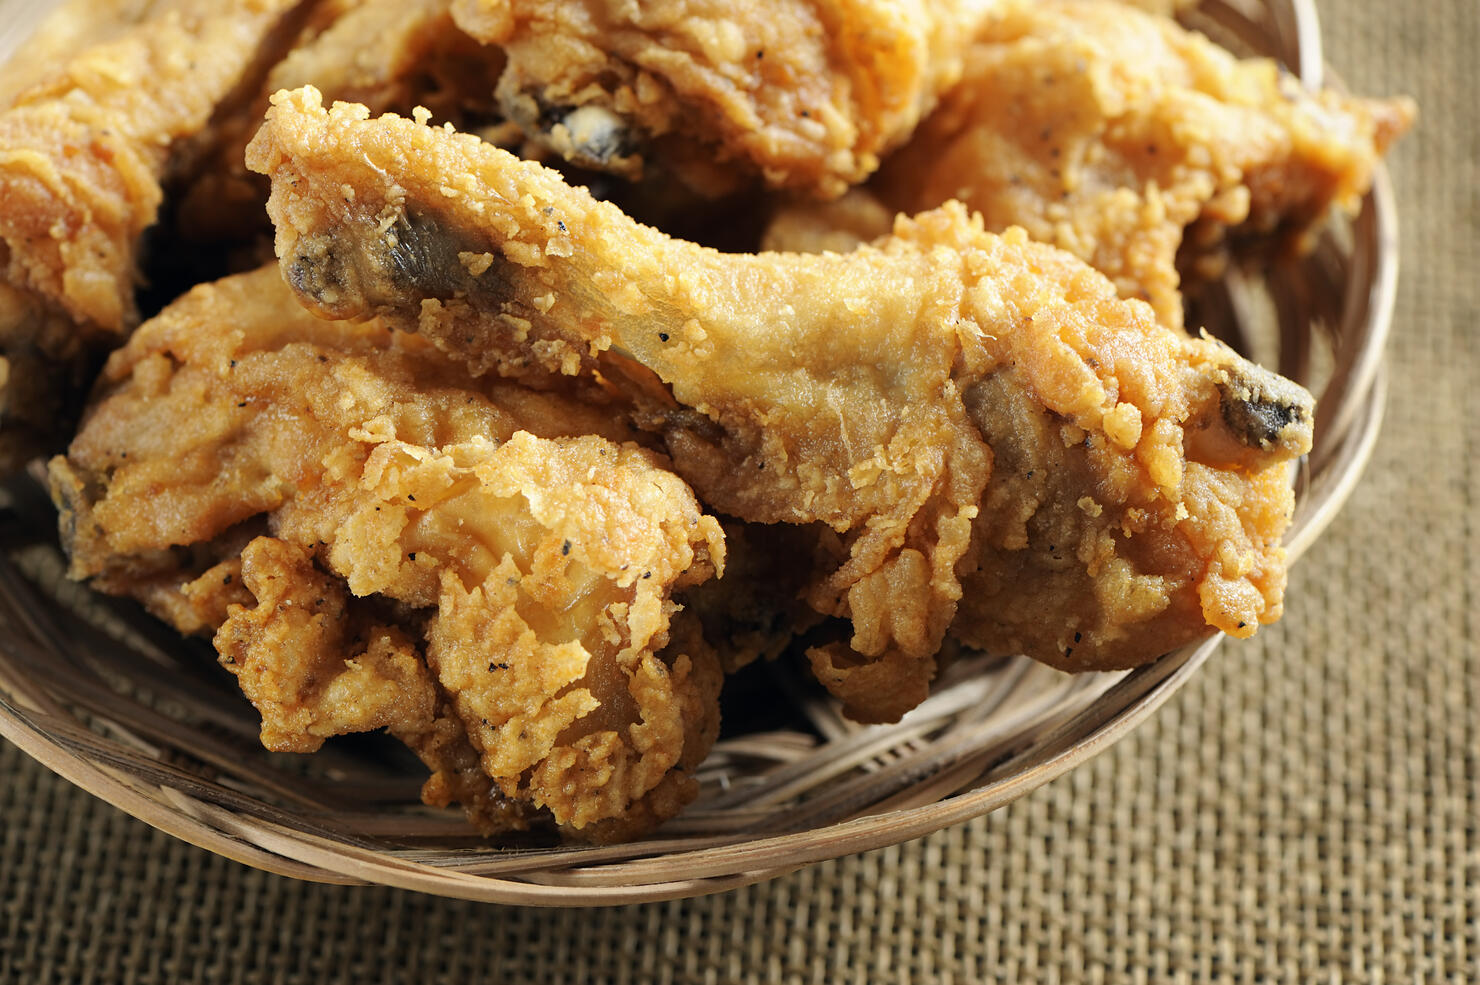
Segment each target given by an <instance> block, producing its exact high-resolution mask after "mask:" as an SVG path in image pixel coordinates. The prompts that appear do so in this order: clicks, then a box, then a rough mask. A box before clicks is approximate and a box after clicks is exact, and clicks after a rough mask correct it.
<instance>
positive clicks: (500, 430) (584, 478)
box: [51, 268, 724, 837]
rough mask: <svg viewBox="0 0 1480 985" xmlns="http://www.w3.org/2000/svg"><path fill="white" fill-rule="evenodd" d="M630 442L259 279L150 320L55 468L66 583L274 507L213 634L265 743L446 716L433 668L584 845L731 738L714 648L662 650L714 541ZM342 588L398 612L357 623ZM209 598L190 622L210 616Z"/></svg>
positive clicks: (652, 461) (530, 791) (456, 705)
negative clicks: (682, 596) (421, 669)
mask: <svg viewBox="0 0 1480 985" xmlns="http://www.w3.org/2000/svg"><path fill="white" fill-rule="evenodd" d="M628 433H629V432H626V431H625V429H624V428H623V427H622V426H621V425H620V424H619V423H616V422H614V421H613V420H612V415H611V414H610V413H609V412H608V411H604V410H603V409H602V408H599V407H587V406H584V405H579V404H575V403H572V402H571V401H570V400H569V398H568V397H565V396H562V395H558V394H554V393H536V392H533V391H530V390H528V389H525V388H522V387H518V386H515V385H513V384H509V383H501V382H487V381H484V382H479V381H475V380H472V379H471V378H470V377H469V376H468V375H467V373H466V372H465V371H464V370H462V369H461V368H460V367H458V366H457V365H456V364H452V363H449V362H448V361H447V359H446V358H445V357H444V356H442V355H441V354H440V353H438V352H437V351H436V350H435V349H433V348H432V346H431V345H430V344H428V343H426V342H425V341H423V340H421V339H417V338H415V337H408V336H404V335H394V334H392V333H390V332H389V331H387V330H386V329H385V328H383V327H380V326H378V325H375V324H373V323H372V324H365V325H354V324H350V323H344V322H338V323H333V322H325V321H321V320H320V319H317V318H314V317H313V316H312V315H310V314H308V313H307V312H305V311H304V310H303V309H302V308H301V307H299V306H298V305H297V304H296V303H295V302H294V300H293V298H292V296H291V295H290V294H289V293H288V291H287V290H286V289H285V288H284V287H283V285H282V282H281V279H280V278H279V276H278V273H277V270H276V269H275V268H266V269H264V270H262V271H258V272H256V273H254V274H250V275H243V276H240V277H235V278H230V279H227V280H225V281H221V282H218V283H216V284H211V285H205V286H202V287H199V288H197V289H195V290H194V291H192V292H191V293H190V294H188V295H186V296H185V297H184V298H182V299H181V300H180V301H178V302H176V303H175V304H174V305H172V306H171V307H170V308H168V309H166V311H165V312H164V313H162V314H161V315H160V316H159V317H157V318H155V319H153V320H151V321H150V322H148V323H147V324H145V325H144V326H143V327H141V328H140V330H139V331H138V332H137V333H136V334H135V336H134V338H133V339H132V340H131V341H130V342H129V343H128V344H127V345H126V346H125V347H124V348H123V349H121V350H119V351H118V352H117V353H115V354H114V356H113V357H112V358H111V359H110V360H109V362H108V365H107V368H106V369H105V371H104V375H103V379H102V382H101V384H100V390H99V393H98V398H97V402H96V403H95V404H94V405H93V406H92V407H91V408H90V409H89V412H88V415H87V418H86V421H85V424H84V426H83V428H82V430H81V432H80V433H79V435H78V436H77V438H76V440H75V441H74V442H73V444H72V447H71V449H70V450H69V452H68V454H67V456H66V457H65V458H63V457H58V458H56V459H54V460H53V463H52V466H51V473H52V484H53V495H54V497H55V498H56V499H57V501H58V503H59V505H60V506H61V507H62V510H63V521H62V530H63V542H64V546H65V547H66V549H67V551H68V553H69V555H70V557H71V561H72V564H71V573H72V575H73V576H74V577H78V578H89V577H90V578H92V579H93V583H94V584H95V585H96V586H97V587H99V588H101V589H103V590H107V591H113V592H119V593H122V594H132V593H133V587H134V586H135V585H140V584H143V585H149V584H154V585H158V584H159V583H160V582H161V580H162V579H163V578H165V577H167V576H168V574H169V572H170V570H171V565H172V563H175V564H176V565H178V562H173V559H174V558H176V557H178V555H179V552H180V551H181V549H182V548H185V547H188V546H189V545H210V544H212V543H213V542H216V541H217V539H218V538H221V537H223V536H229V535H230V534H231V532H232V531H235V530H238V529H240V527H241V525H242V524H244V523H249V522H251V521H252V520H253V519H254V518H257V517H262V516H265V517H266V520H267V529H268V531H269V533H270V535H271V538H259V539H257V540H253V541H252V542H251V543H250V544H249V545H247V547H246V549H245V551H243V553H242V554H241V568H240V578H241V580H242V581H243V582H244V583H245V587H246V588H247V590H248V591H250V592H251V594H252V596H253V600H254V602H253V604H250V605H244V604H241V603H240V602H234V601H230V600H228V601H227V604H226V605H225V611H226V613H227V617H226V619H225V621H224V622H223V623H221V624H220V629H219V631H218V632H217V634H216V644H217V647H218V649H219V650H220V652H221V654H222V656H223V659H226V660H228V661H229V662H231V664H232V666H233V667H234V668H235V669H236V671H237V672H238V673H239V674H242V675H243V676H242V687H243V690H244V691H246V692H247V694H248V696H249V697H251V698H252V700H253V702H254V703H255V704H256V705H257V707H258V708H259V710H260V711H261V712H262V715H263V741H264V743H265V744H267V745H268V746H269V747H270V748H275V749H288V750H306V749H311V748H314V747H316V746H317V744H318V743H319V742H320V741H321V740H322V738H323V737H324V736H326V735H332V734H338V733H339V732H342V731H358V730H362V729H369V728H379V727H383V726H388V727H391V728H392V730H393V731H395V732H396V734H398V735H402V734H403V733H406V734H412V733H415V734H417V735H420V734H421V732H418V731H417V730H418V729H420V730H421V731H423V732H424V731H427V730H432V731H436V729H434V728H433V726H434V725H435V721H433V720H432V719H429V718H428V715H429V714H430V712H428V711H427V709H428V708H435V707H438V706H439V701H438V700H437V699H436V698H435V696H433V695H431V693H430V691H429V690H428V686H427V682H426V681H431V682H435V685H436V688H437V689H439V691H440V692H441V693H445V695H446V702H445V703H446V705H447V706H448V708H449V709H450V711H449V712H447V714H450V715H452V716H454V717H455V718H456V720H457V722H459V723H460V725H461V727H462V729H463V730H464V731H465V732H466V735H467V741H469V742H470V743H471V746H472V748H473V749H475V750H476V751H477V752H478V754H479V758H480V762H481V768H482V770H483V772H484V773H485V774H486V775H487V776H488V777H490V778H491V779H492V780H493V782H494V784H495V785H496V786H497V787H498V789H499V791H500V792H501V794H502V795H503V796H504V797H506V798H508V799H510V800H515V801H519V802H521V803H525V804H529V805H533V806H534V807H539V808H542V809H544V810H547V811H548V812H549V813H550V815H551V816H553V818H554V819H555V821H556V822H557V823H559V824H560V825H562V826H564V827H566V828H567V829H568V830H569V832H570V833H572V834H573V835H574V836H579V837H586V836H588V835H589V832H588V829H590V831H595V832H602V831H605V830H622V831H624V832H625V833H632V832H631V828H630V820H631V817H632V816H634V815H635V816H637V817H643V818H648V819H649V820H650V821H651V822H652V823H656V822H657V821H659V820H662V818H664V817H667V816H669V815H671V814H672V813H673V812H674V811H676V810H677V809H678V807H679V806H681V804H682V803H683V802H684V801H686V800H687V799H692V796H693V795H694V793H695V792H696V789H697V786H696V782H695V780H694V779H693V776H692V770H693V768H694V767H695V766H697V764H698V761H699V760H700V759H702V757H703V755H704V754H705V752H707V750H708V748H709V745H710V744H711V743H712V742H713V740H714V737H715V734H716V732H717V727H718V725H717V715H718V687H719V681H720V671H719V668H718V663H717V661H716V659H715V657H714V655H713V653H712V652H711V651H709V650H708V649H707V647H704V646H703V645H702V641H695V640H694V639H693V638H692V637H691V636H686V637H685V640H686V645H684V646H682V647H677V646H674V647H670V646H669V645H668V644H669V635H670V633H669V629H670V620H671V616H672V615H673V612H674V604H673V603H672V602H671V601H670V596H671V594H672V592H673V591H675V590H678V589H682V588H685V587H687V586H690V585H692V584H696V583H698V582H701V581H703V580H704V579H706V578H708V577H710V576H711V575H712V574H714V573H715V570H716V569H717V568H719V567H721V566H722V564H723V557H724V544H723V537H722V534H721V532H720V528H719V525H718V523H717V522H716V521H715V520H713V519H712V518H710V517H706V516H704V515H703V514H702V513H701V512H700V509H699V506H698V503H697V502H696V501H695V500H694V497H693V495H692V493H691V492H690V491H689V490H688V488H687V487H686V486H684V485H683V483H682V482H681V481H680V480H679V479H677V478H676V477H675V476H673V475H672V474H671V473H669V472H668V471H667V470H666V469H664V468H663V467H662V462H661V461H660V460H659V459H658V457H657V456H655V455H654V454H653V453H651V452H648V451H645V450H643V449H641V448H639V447H638V446H636V445H634V444H631V443H626V444H618V443H616V442H614V441H613V440H611V439H610V438H608V437H602V436H601V435H602V434H607V435H611V436H613V437H624V436H626V435H627V434H628ZM568 435H576V436H575V437H569V436H568ZM272 538H275V539H272ZM177 570H178V568H177ZM194 570H195V569H194V568H191V569H190V571H189V572H188V573H184V574H182V575H180V576H178V578H179V580H178V581H177V584H181V585H182V586H183V585H184V583H185V582H187V581H190V582H192V583H195V584H197V585H198V583H199V582H200V580H201V578H203V577H207V576H204V575H203V576H196V575H194ZM218 573H219V569H217V570H216V571H213V572H210V573H208V574H209V575H210V576H214V575H215V574H218ZM226 574H230V572H229V571H228V572H226ZM222 577H224V575H223V576H222ZM333 586H338V587H337V588H335V589H334V591H330V588H332V587H333ZM346 590H347V592H348V594H349V595H352V596H354V597H355V599H354V600H352V601H359V600H366V599H375V600H380V604H381V609H377V610H375V611H374V612H371V613H370V614H369V615H368V616H367V615H365V614H364V612H363V611H361V614H360V615H351V616H345V617H344V618H341V616H344V613H345V608H344V606H345V604H347V603H344V602H343V597H344V595H345V592H346ZM196 591H198V588H196V589H190V588H185V587H182V588H181V589H180V594H181V595H182V596H185V597H186V599H187V601H190V602H192V603H194V605H193V610H192V611H194V612H195V613H196V614H197V617H196V618H197V619H200V620H204V619H208V618H209V616H210V613H212V612H213V611H215V612H219V611H220V605H219V604H204V603H201V602H200V600H199V599H196V598H193V597H192V592H196ZM336 593H337V594H336ZM151 597H152V599H153V600H154V601H155V603H156V605H158V604H159V600H160V598H161V596H160V594H159V593H158V592H157V591H156V592H154V593H153V595H152V596H146V598H145V601H150V600H151ZM336 599H339V600H341V601H336ZM284 600H287V601H284ZM309 600H315V601H312V604H310V602H309ZM317 600H322V602H320V601H317ZM290 602H291V606H296V607H297V608H298V609H299V610H302V611H301V612H299V613H298V614H297V615H293V614H291V613H285V611H284V610H283V606H284V605H288V604H289V603H290ZM159 609H160V610H162V614H165V615H170V614H171V612H173V611H174V609H173V608H171V607H170V606H169V605H164V606H159ZM382 610H384V611H382ZM385 613H390V614H391V616H389V617H388V616H387V615H386V614H385ZM346 620H347V621H346ZM367 620H368V621H367ZM388 620H389V621H388ZM182 621H183V620H182ZM284 647H287V649H284ZM423 657H424V660H425V667H426V668H428V669H429V675H428V676H427V678H426V681H423V680H422V679H421V678H420V677H418V676H417V674H416V673H414V672H413V671H414V667H413V664H414V663H416V662H417V661H419V660H421V659H422V658H423ZM403 715H405V716H410V717H409V718H408V719H406V721H403V720H402V718H401V717H399V716H403ZM408 722H409V724H408ZM403 737H404V735H403ZM408 741H410V740H408ZM418 741H419V740H418ZM418 741H412V743H411V744H412V745H413V747H417V745H418ZM624 819H625V820H624ZM624 824H625V825H628V826H627V827H623V825H624ZM593 826H595V827H594V828H593Z"/></svg>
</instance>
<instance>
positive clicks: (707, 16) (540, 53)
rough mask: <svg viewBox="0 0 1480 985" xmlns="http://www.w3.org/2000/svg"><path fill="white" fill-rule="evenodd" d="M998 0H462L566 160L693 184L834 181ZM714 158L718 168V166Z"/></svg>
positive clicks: (831, 190)
mask: <svg viewBox="0 0 1480 985" xmlns="http://www.w3.org/2000/svg"><path fill="white" fill-rule="evenodd" d="M994 2H995V0H784V2H780V3H773V4H756V5H744V4H733V3H725V2H723V0H660V2H655V3H641V4H637V3H623V2H616V0H574V2H569V0H512V2H511V0H455V2H454V4H453V14H454V16H455V17H456V18H457V21H458V23H459V24H460V25H461V26H462V27H463V29H464V30H466V31H467V32H468V33H469V34H471V35H472V36H473V37H475V38H477V39H479V40H480V41H483V42H486V43H489V44H495V45H500V46H502V47H503V48H504V49H505V50H506V51H507V53H508V58H509V64H508V68H507V70H506V71H505V72H504V75H503V77H502V79H501V80H500V82H499V98H500V102H501V104H502V105H503V107H504V111H505V113H506V114H507V115H508V116H509V118H510V119H513V120H515V121H517V122H518V123H520V124H521V125H522V126H523V127H524V128H525V129H526V131H527V132H529V133H530V135H531V136H535V137H538V138H540V139H542V140H544V142H545V143H546V144H547V145H548V146H549V147H550V148H551V149H553V150H554V151H555V152H556V153H559V154H561V155H562V156H564V157H565V158H567V159H568V160H571V161H572V162H574V163H577V164H580V165H583V166H586V167H595V168H600V169H603V170H609V171H614V172H617V173H620V174H625V175H628V176H635V175H636V174H638V173H640V172H641V170H642V167H643V165H644V163H645V162H649V161H652V160H654V159H657V160H660V161H661V162H662V163H663V164H664V165H665V166H666V167H669V168H672V169H673V170H675V171H677V172H678V173H679V174H680V175H681V176H683V177H684V179H685V180H686V181H687V183H689V184H690V185H692V186H694V187H696V188H699V189H704V188H712V189H714V190H715V191H720V190H725V189H728V188H730V187H732V182H733V178H734V175H735V174H736V173H738V174H740V175H744V176H747V177H748V176H760V177H762V178H764V180H765V181H766V182H767V183H768V184H770V185H772V186H775V187H786V188H798V189H804V190H810V191H813V192H815V193H817V194H819V195H822V196H824V197H832V196H835V195H838V194H841V193H842V191H843V190H844V188H846V187H847V185H849V184H851V183H854V182H857V181H860V180H862V179H863V178H865V177H866V176H868V175H869V174H870V173H871V172H872V171H873V170H874V169H875V168H876V167H877V166H878V162H879V157H880V155H882V154H883V153H884V152H885V151H887V150H889V149H890V148H891V147H893V146H895V145H897V144H898V143H900V142H901V141H902V140H903V139H904V138H905V137H907V136H908V135H909V133H910V131H911V130H913V129H914V127H915V124H916V123H917V122H918V121H919V120H920V118H921V117H922V116H923V115H924V114H925V113H926V112H928V111H929V109H930V107H931V106H933V105H934V103H935V99H936V97H937V95H938V94H939V93H940V92H941V91H942V90H943V89H944V88H946V87H947V86H949V85H950V84H951V83H953V82H954V81H955V80H956V78H957V77H959V75H960V70H961V61H960V57H961V49H962V47H963V46H964V45H965V43H966V41H967V40H968V39H969V38H970V36H971V31H972V28H973V27H974V26H975V24H976V22H977V21H979V20H980V18H981V15H982V13H983V12H984V11H985V10H986V9H988V8H989V7H990V6H991V5H992V3H994ZM716 164H718V167H716Z"/></svg>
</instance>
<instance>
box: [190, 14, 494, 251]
mask: <svg viewBox="0 0 1480 985" xmlns="http://www.w3.org/2000/svg"><path fill="white" fill-rule="evenodd" d="M450 7H451V0H367V2H364V3H358V4H352V5H349V6H347V7H345V8H344V9H343V10H331V11H329V16H328V17H327V23H325V24H322V25H316V27H317V30H315V31H313V32H312V33H311V35H310V36H307V37H305V38H304V39H303V40H302V41H301V43H299V44H298V45H296V46H294V47H293V48H292V49H291V50H290V51H288V52H287V54H286V55H285V56H284V57H283V58H282V59H281V60H280V61H279V62H277V63H276V64H275V65H273V66H272V68H271V70H270V71H269V72H268V73H267V74H266V80H265V82H264V83H263V85H262V86H261V91H260V92H259V93H258V94H257V96H256V97H255V99H254V101H252V102H251V104H250V105H249V106H247V107H246V108H245V109H244V110H243V111H242V112H239V113H235V114H232V115H231V116H229V117H228V118H226V119H225V120H223V121H221V122H220V124H219V125H218V128H217V129H218V132H217V133H215V134H213V135H212V145H213V146H212V148H211V150H210V152H209V153H208V154H207V155H206V156H205V160H204V162H203V163H202V164H201V165H200V166H198V168H197V170H198V171H199V174H198V176H196V177H194V178H193V179H192V180H191V181H190V182H189V185H188V187H187V188H186V189H185V190H184V193H183V195H182V201H181V203H180V208H179V212H180V215H179V227H180V231H181V234H182V236H183V237H184V239H185V240H186V241H187V242H199V243H212V244H216V243H219V242H220V241H222V240H226V241H228V242H230V243H232V244H233V245H239V244H245V243H249V242H250V241H251V240H252V239H253V238H254V237H256V236H258V235H263V236H264V237H265V236H266V235H270V229H269V226H268V223H267V219H266V216H265V214H264V212H263V203H265V202H266V200H267V184H266V182H265V181H263V180H261V178H260V176H258V175H254V174H252V173H250V172H249V171H247V170H246V166H245V164H244V163H243V156H244V152H245V149H246V146H247V142H248V141H249V140H250V139H251V138H252V135H253V134H254V133H256V131H257V127H258V126H259V125H260V124H261V122H262V114H263V113H264V112H265V111H266V109H267V101H268V98H269V97H270V96H271V95H272V93H274V92H277V91H278V90H280V89H294V88H297V87H299V86H303V85H314V86H317V87H318V88H319V89H320V90H321V91H323V92H325V93H327V94H328V95H329V96H330V97H331V98H334V99H346V100H352V101H354V102H358V103H363V104H365V105H368V106H371V107H373V108H374V109H376V110H377V111H384V110H397V111H400V112H410V111H411V109H412V108H413V107H416V106H419V105H424V106H427V107H428V108H429V109H430V110H431V112H433V113H434V114H436V116H437V117H438V119H444V120H452V121H453V122H455V123H456V124H457V125H459V126H463V127H468V126H473V125H481V124H484V123H488V122H490V121H491V120H493V119H495V118H496V116H497V113H496V110H495V107H494V96H493V89H494V86H495V85H496V84H497V81H498V77H499V74H500V72H501V71H502V69H503V65H504V61H503V55H502V52H500V51H499V50H498V49H496V48H489V47H485V46H482V45H479V44H478V43H477V42H475V41H473V39H471V38H469V37H468V36H467V35H466V34H464V33H463V32H462V31H460V30H458V29H457V27H456V26H455V25H454V24H453V22H452V15H451V12H450Z"/></svg>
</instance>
